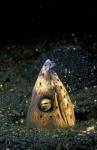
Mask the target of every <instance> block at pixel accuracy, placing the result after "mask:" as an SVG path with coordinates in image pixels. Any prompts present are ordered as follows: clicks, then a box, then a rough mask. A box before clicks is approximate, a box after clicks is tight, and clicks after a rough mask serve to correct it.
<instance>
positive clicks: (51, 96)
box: [27, 59, 75, 128]
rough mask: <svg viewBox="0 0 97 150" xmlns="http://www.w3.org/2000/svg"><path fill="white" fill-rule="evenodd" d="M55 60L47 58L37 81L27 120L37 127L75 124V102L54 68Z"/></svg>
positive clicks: (60, 126) (62, 126) (57, 126)
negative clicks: (73, 102)
mask: <svg viewBox="0 0 97 150" xmlns="http://www.w3.org/2000/svg"><path fill="white" fill-rule="evenodd" d="M54 65H55V64H54V62H52V61H51V60H49V59H48V60H46V62H45V63H44V65H43V67H42V69H41V71H40V73H39V76H38V78H37V81H36V83H35V86H34V89H33V92H32V100H31V104H30V106H29V109H28V114H27V121H28V123H29V124H30V125H31V126H32V127H35V128H64V127H68V126H72V125H74V124H75V114H74V108H73V104H72V102H71V100H70V97H69V95H68V93H67V91H66V88H65V87H64V85H63V84H62V82H61V81H60V79H59V77H58V75H57V74H56V73H55V72H54V71H53V70H52V68H53V67H54Z"/></svg>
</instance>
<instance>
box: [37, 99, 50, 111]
mask: <svg viewBox="0 0 97 150" xmlns="http://www.w3.org/2000/svg"><path fill="white" fill-rule="evenodd" d="M39 107H40V110H41V111H43V112H48V111H50V110H51V109H52V100H51V99H49V98H43V99H41V101H40V105H39Z"/></svg>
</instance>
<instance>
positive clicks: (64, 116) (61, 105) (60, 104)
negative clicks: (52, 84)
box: [55, 92, 68, 124]
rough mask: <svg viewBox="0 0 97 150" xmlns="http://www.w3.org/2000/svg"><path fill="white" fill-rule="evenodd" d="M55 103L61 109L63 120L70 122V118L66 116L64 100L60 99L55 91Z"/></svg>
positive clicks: (66, 122)
mask: <svg viewBox="0 0 97 150" xmlns="http://www.w3.org/2000/svg"><path fill="white" fill-rule="evenodd" d="M55 103H56V106H57V107H58V109H59V113H60V116H61V118H62V120H63V122H64V123H65V124H68V120H67V117H66V114H65V111H64V107H63V103H62V100H60V99H59V96H58V95H57V93H56V92H55Z"/></svg>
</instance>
